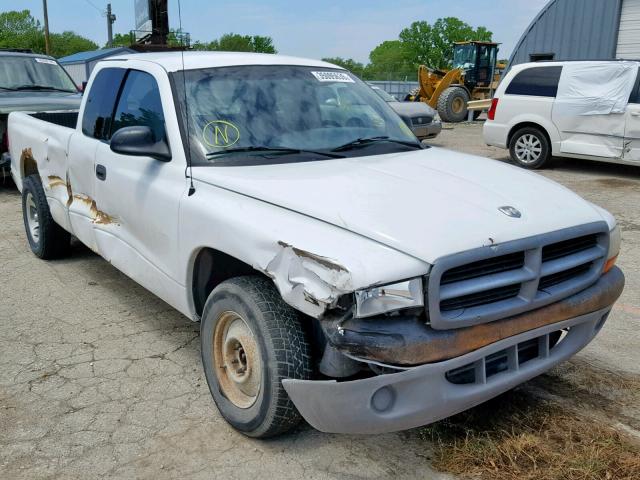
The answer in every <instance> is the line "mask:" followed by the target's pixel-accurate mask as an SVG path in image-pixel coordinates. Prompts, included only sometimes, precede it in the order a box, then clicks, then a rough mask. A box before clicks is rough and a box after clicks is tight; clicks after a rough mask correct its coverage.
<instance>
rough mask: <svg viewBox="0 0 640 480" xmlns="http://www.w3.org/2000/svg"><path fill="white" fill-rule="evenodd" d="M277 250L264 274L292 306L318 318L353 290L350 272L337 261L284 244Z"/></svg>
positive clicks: (279, 245) (280, 243)
mask: <svg viewBox="0 0 640 480" xmlns="http://www.w3.org/2000/svg"><path fill="white" fill-rule="evenodd" d="M278 247H279V248H278V251H277V254H276V255H275V256H274V257H273V259H272V260H271V261H270V262H269V263H268V265H267V266H266V267H265V268H264V272H265V274H267V275H268V276H269V277H271V278H272V279H273V281H274V283H275V284H276V287H277V288H278V290H279V291H280V295H282V298H283V299H284V300H285V301H286V302H287V303H288V304H289V305H291V306H292V307H294V308H296V309H298V310H300V311H301V312H303V313H305V314H307V315H310V316H312V317H316V318H318V317H320V316H322V314H324V312H325V311H326V310H327V308H331V307H334V306H335V305H336V303H337V301H338V299H339V298H340V296H341V295H344V294H346V293H350V292H352V291H353V284H352V278H351V273H350V272H349V270H348V269H347V268H346V267H344V266H343V265H341V264H340V263H338V262H337V261H335V260H333V259H330V258H327V257H324V256H321V255H317V254H314V253H311V252H307V251H305V250H302V249H300V248H296V247H294V246H292V245H289V244H288V243H285V242H282V241H280V242H278Z"/></svg>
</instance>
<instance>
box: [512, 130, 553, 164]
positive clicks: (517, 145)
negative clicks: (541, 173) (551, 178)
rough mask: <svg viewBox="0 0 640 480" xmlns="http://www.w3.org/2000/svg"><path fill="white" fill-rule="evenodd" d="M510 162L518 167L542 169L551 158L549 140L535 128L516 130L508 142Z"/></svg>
mask: <svg viewBox="0 0 640 480" xmlns="http://www.w3.org/2000/svg"><path fill="white" fill-rule="evenodd" d="M509 152H510V153H511V160H512V161H513V162H514V163H515V164H516V165H519V166H520V167H523V168H528V169H536V168H541V167H543V166H544V165H545V164H546V163H547V162H548V161H549V158H550V157H551V148H550V146H549V140H547V136H546V135H545V134H544V133H542V131H541V130H540V129H538V128H535V127H525V128H521V129H520V130H518V131H517V132H516V133H514V134H513V136H512V137H511V141H510V142H509Z"/></svg>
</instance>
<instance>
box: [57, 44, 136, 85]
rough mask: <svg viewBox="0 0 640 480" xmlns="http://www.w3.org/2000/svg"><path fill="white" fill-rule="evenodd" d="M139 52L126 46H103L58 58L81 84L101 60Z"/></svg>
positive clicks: (77, 83) (77, 82)
mask: <svg viewBox="0 0 640 480" xmlns="http://www.w3.org/2000/svg"><path fill="white" fill-rule="evenodd" d="M128 53H137V52H136V51H135V50H132V49H131V48H126V47H115V48H103V49H100V50H91V51H88V52H79V53H74V54H73V55H69V56H67V57H62V58H59V59H58V62H59V63H60V65H62V66H63V67H64V69H65V70H66V71H67V73H69V75H70V76H71V78H72V79H73V81H74V82H75V83H76V85H78V86H81V85H82V83H83V82H86V81H87V80H88V79H89V75H91V72H92V70H93V67H95V66H96V63H98V62H99V61H100V60H104V59H105V58H108V57H112V56H113V55H124V54H128Z"/></svg>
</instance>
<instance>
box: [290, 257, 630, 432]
mask: <svg viewBox="0 0 640 480" xmlns="http://www.w3.org/2000/svg"><path fill="white" fill-rule="evenodd" d="M606 276H608V277H609V278H610V279H612V280H610V281H616V282H617V283H619V282H621V283H619V285H620V291H619V292H618V295H619V293H620V292H621V289H622V286H623V284H624V277H623V275H622V272H621V271H620V270H619V269H617V268H614V269H613V270H612V271H611V272H609V273H608V274H606ZM616 298H617V296H616V297H615V298H614V300H613V301H615V299H616ZM613 301H612V302H611V304H610V305H607V306H605V307H602V308H599V309H597V310H594V311H591V312H589V313H585V314H582V315H577V316H574V317H573V318H566V319H564V320H562V321H553V323H550V324H547V325H544V326H541V327H538V328H534V329H531V330H528V331H525V332H522V333H519V334H517V335H514V336H510V337H508V338H504V339H502V340H499V341H496V342H494V343H491V344H489V345H486V346H484V347H482V348H479V349H476V350H474V351H471V352H469V353H466V354H464V355H461V356H458V357H455V358H451V359H449V360H444V361H440V362H437V363H428V364H425V365H420V366H416V367H410V368H407V369H404V370H399V371H398V373H391V374H386V375H379V376H376V377H371V378H366V379H362V380H354V381H345V382H337V381H335V380H327V381H313V380H291V379H287V380H283V382H282V383H283V385H284V388H285V390H286V391H287V393H288V394H289V397H290V398H291V400H292V401H293V403H294V404H295V406H296V408H297V409H298V411H299V412H300V413H301V415H302V416H303V417H304V418H305V420H306V421H307V422H309V424H311V425H312V426H313V427H314V428H316V429H318V430H321V431H323V432H331V433H362V434H365V433H369V434H373V433H384V432H392V431H397V430H404V429H407V428H413V427H417V426H420V425H426V424H428V423H432V422H435V421H437V420H440V419H443V418H446V417H448V416H451V415H454V414H456V413H459V412H461V411H464V410H467V409H468V408H471V407H473V406H475V405H478V404H480V403H482V402H484V401H486V400H489V399H491V398H493V397H495V396H496V395H499V394H500V393H503V392H505V391H507V390H509V389H511V388H513V387H515V386H516V385H519V384H521V383H522V382H525V381H527V380H529V379H531V378H533V377H535V376H537V375H540V374H541V373H543V372H545V371H547V370H548V369H550V368H551V367H553V366H554V365H557V364H558V363H560V362H562V361H565V360H567V359H568V358H570V357H571V356H573V355H574V354H575V353H576V352H578V351H579V350H581V349H582V348H584V347H585V346H586V345H587V344H588V343H589V342H590V341H591V340H592V339H593V338H594V337H595V336H596V334H597V333H598V331H599V330H600V328H601V327H602V325H603V324H604V322H605V320H606V318H607V316H608V314H609V312H610V311H611V307H612V305H613ZM545 308H548V307H545ZM540 310H543V309H540ZM560 330H565V331H566V335H565V336H564V337H563V338H562V339H561V340H560V342H558V343H557V344H556V345H555V346H552V347H551V343H550V340H549V339H550V335H552V334H554V333H555V332H558V331H560ZM534 339H537V340H534ZM531 341H533V342H534V344H537V354H536V356H534V357H533V358H528V357H527V359H526V361H525V360H524V357H523V358H520V357H519V349H520V347H521V346H522V345H523V344H525V342H531ZM529 345H530V344H529ZM492 355H493V357H492ZM496 355H498V356H504V358H506V359H507V360H506V361H505V364H504V365H506V369H503V370H500V371H498V372H496V371H495V370H491V369H490V368H489V365H490V364H491V362H492V361H493V360H492V359H495V357H496ZM504 365H503V367H504ZM462 367H470V368H472V370H473V371H474V374H473V380H472V382H471V383H464V384H459V383H452V382H451V381H450V380H448V379H447V373H448V372H452V371H453V370H456V369H460V368H462Z"/></svg>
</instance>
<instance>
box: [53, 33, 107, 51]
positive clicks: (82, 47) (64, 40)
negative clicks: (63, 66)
mask: <svg viewBox="0 0 640 480" xmlns="http://www.w3.org/2000/svg"><path fill="white" fill-rule="evenodd" d="M49 43H50V45H51V55H52V56H53V57H66V56H67V55H71V54H73V53H78V52H86V51H87V50H97V49H98V48H99V47H98V45H96V44H95V43H94V42H92V41H91V40H89V39H88V38H84V37H82V36H80V35H78V34H76V33H74V32H70V31H66V32H62V33H52V34H50V35H49Z"/></svg>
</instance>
